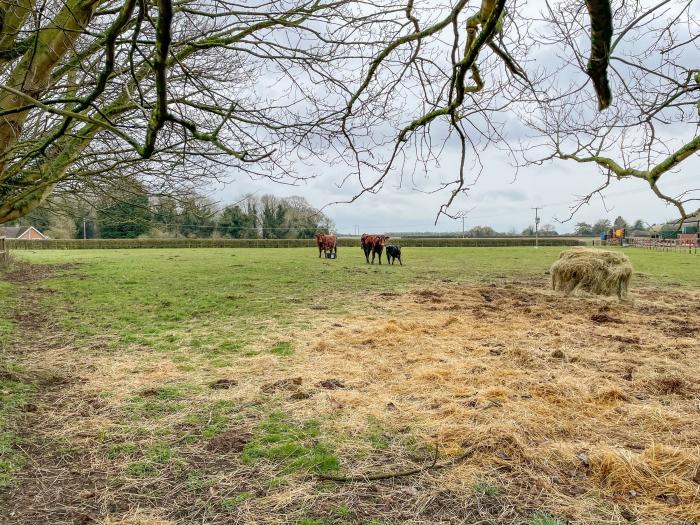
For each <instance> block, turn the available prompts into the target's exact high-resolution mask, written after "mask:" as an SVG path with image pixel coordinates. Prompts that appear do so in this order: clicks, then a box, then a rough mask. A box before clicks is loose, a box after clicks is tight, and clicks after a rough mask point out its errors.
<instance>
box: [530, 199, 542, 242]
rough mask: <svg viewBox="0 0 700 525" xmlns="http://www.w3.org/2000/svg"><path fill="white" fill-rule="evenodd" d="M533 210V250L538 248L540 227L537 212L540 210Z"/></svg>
mask: <svg viewBox="0 0 700 525" xmlns="http://www.w3.org/2000/svg"><path fill="white" fill-rule="evenodd" d="M532 209H533V210H535V249H537V248H539V240H540V239H539V227H540V216H539V211H540V210H541V209H542V208H532Z"/></svg>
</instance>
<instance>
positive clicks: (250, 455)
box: [241, 411, 338, 473]
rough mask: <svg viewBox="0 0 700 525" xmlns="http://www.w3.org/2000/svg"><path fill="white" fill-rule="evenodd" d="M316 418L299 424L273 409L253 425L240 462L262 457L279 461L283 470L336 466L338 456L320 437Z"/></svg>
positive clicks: (325, 469)
mask: <svg viewBox="0 0 700 525" xmlns="http://www.w3.org/2000/svg"><path fill="white" fill-rule="evenodd" d="M320 434H321V431H320V425H319V422H318V421H315V420H309V421H305V422H304V423H302V424H299V423H297V422H295V421H292V420H291V419H290V418H289V417H288V416H287V415H286V414H284V413H282V412H279V411H275V412H272V413H271V414H269V415H268V417H267V419H266V420H265V421H263V422H262V423H261V424H260V426H259V427H258V429H257V434H256V436H255V437H254V438H253V439H252V440H251V441H250V442H249V443H247V444H246V446H245V448H244V449H243V451H242V452H241V459H242V460H243V462H244V463H255V462H256V461H258V460H261V459H266V460H269V461H273V462H277V463H280V464H281V465H283V470H284V471H285V472H293V471H297V470H301V471H305V472H315V473H324V472H331V471H334V470H338V459H337V458H336V457H335V455H334V454H333V451H332V450H331V448H330V447H329V446H328V445H327V444H325V443H323V442H322V441H320V439H319V438H320Z"/></svg>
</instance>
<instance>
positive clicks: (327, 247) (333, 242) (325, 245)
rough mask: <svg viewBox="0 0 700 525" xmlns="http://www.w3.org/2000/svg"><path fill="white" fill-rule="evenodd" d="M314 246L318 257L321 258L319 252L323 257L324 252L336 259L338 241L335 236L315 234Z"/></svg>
mask: <svg viewBox="0 0 700 525" xmlns="http://www.w3.org/2000/svg"><path fill="white" fill-rule="evenodd" d="M316 244H317V245H318V257H319V258H320V257H321V252H323V254H324V255H325V254H326V252H330V253H333V254H335V257H336V258H337V257H338V239H337V238H336V236H335V235H324V234H322V233H317V234H316Z"/></svg>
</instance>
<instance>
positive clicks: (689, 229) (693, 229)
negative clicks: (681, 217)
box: [681, 213, 700, 233]
mask: <svg viewBox="0 0 700 525" xmlns="http://www.w3.org/2000/svg"><path fill="white" fill-rule="evenodd" d="M681 232H682V233H698V232H700V213H698V214H697V215H695V216H693V217H688V218H687V219H686V220H685V221H683V226H681Z"/></svg>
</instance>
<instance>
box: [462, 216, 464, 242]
mask: <svg viewBox="0 0 700 525" xmlns="http://www.w3.org/2000/svg"><path fill="white" fill-rule="evenodd" d="M462 239H464V216H462Z"/></svg>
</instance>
